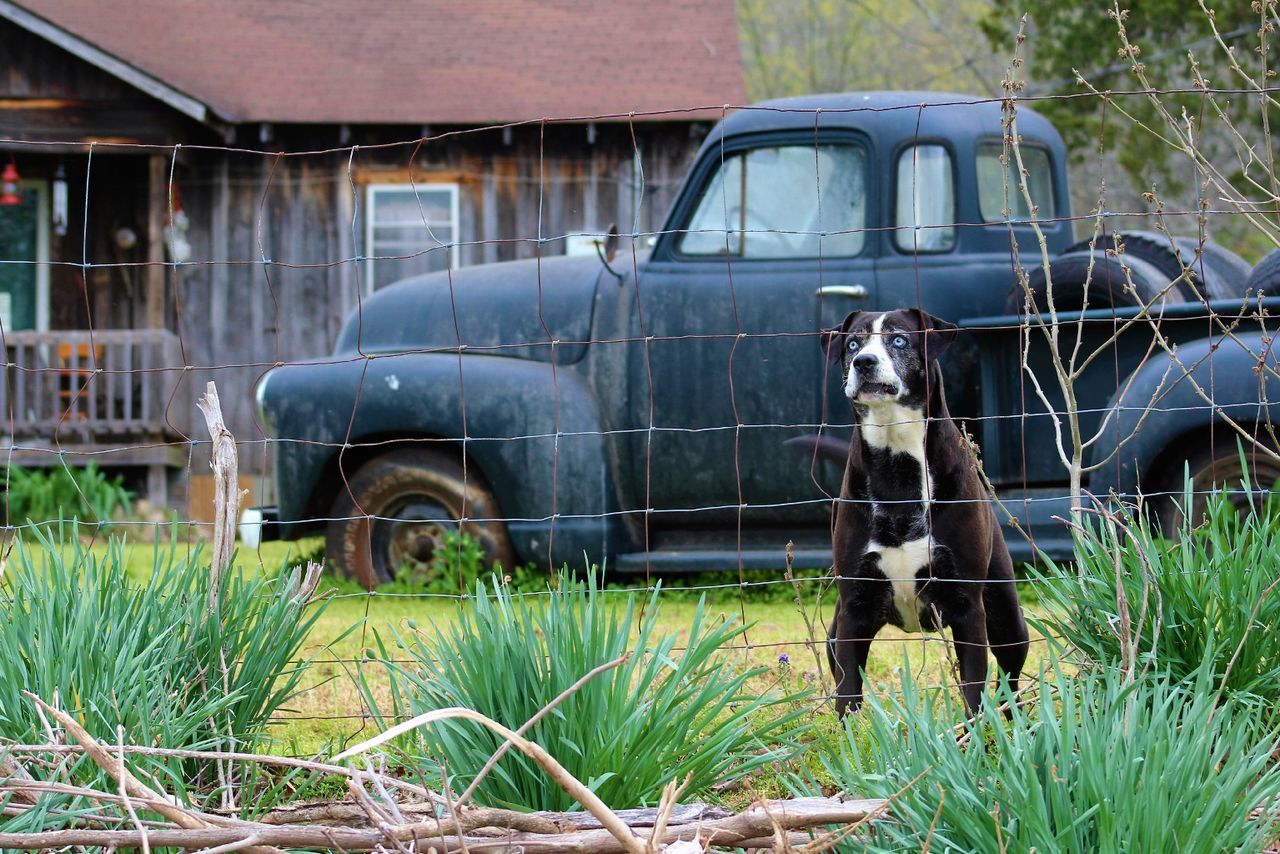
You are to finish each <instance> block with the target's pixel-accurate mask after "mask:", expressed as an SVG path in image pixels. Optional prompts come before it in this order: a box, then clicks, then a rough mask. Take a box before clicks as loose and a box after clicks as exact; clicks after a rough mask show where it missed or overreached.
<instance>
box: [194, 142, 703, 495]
mask: <svg viewBox="0 0 1280 854" xmlns="http://www.w3.org/2000/svg"><path fill="white" fill-rule="evenodd" d="M539 136H540V134H539V133H538V130H537V129H536V128H534V129H528V128H526V129H524V130H523V132H522V133H517V134H515V135H513V138H512V139H511V141H510V143H509V144H507V143H505V142H503V141H502V139H501V134H500V132H493V131H486V132H483V133H474V134H462V135H459V136H454V137H450V138H448V139H447V140H444V141H442V142H438V143H437V142H433V143H428V144H427V145H424V146H423V147H422V148H421V149H420V150H417V152H416V154H417V156H416V158H413V155H414V153H415V146H413V145H408V146H393V147H386V148H369V149H357V150H356V151H355V153H354V154H352V152H351V151H349V150H347V151H341V152H329V153H323V154H315V155H298V156H285V157H280V156H274V155H261V154H242V153H227V152H216V151H215V152H210V151H184V152H183V153H182V159H181V163H182V168H180V169H179V170H178V173H177V175H176V177H175V182H176V183H177V185H178V187H179V189H180V192H181V198H182V200H183V207H184V209H185V211H186V213H187V215H188V216H189V218H190V220H191V232H190V240H191V242H192V261H191V263H189V264H186V265H184V266H182V267H180V268H179V269H177V270H176V271H175V272H174V273H172V274H171V275H172V276H173V277H175V278H174V279H171V283H172V282H174V281H175V280H176V287H171V295H172V296H174V297H175V299H174V303H175V304H174V306H173V309H174V313H173V327H172V328H173V329H174V331H175V332H176V333H177V334H178V335H179V337H180V339H181V341H182V344H183V350H184V353H185V355H186V359H187V363H188V364H190V365H192V366H193V367H194V368H195V369H194V370H192V371H191V372H190V373H189V376H188V380H189V383H188V385H187V387H186V391H185V392H184V395H183V396H182V400H181V406H183V407H186V408H190V404H189V401H188V400H187V398H188V397H192V396H194V394H196V393H197V392H198V390H200V389H203V387H204V384H205V382H206V380H208V379H213V380H216V381H217V383H218V386H219V389H220V393H221V398H222V402H223V411H224V414H225V416H226V419H227V424H228V426H229V427H230V428H231V430H232V431H233V432H234V433H235V435H236V436H237V437H238V438H239V439H241V440H242V441H243V442H246V443H250V444H248V445H246V446H245V447H244V451H245V458H246V459H245V461H244V465H245V468H246V470H247V471H248V472H259V473H260V472H262V471H264V470H265V468H266V466H268V464H269V457H268V456H267V455H266V454H264V445H263V444H262V442H261V440H262V438H263V436H262V432H261V430H260V428H259V426H258V425H257V423H256V421H255V416H254V411H253V405H252V388H253V385H254V383H255V382H256V380H257V379H258V378H259V377H260V376H262V374H263V373H264V372H265V371H267V370H268V369H270V367H271V366H273V365H275V364H277V363H282V362H290V361H297V360H301V359H308V358H313V357H316V356H322V355H324V354H326V353H328V352H329V351H330V350H331V348H332V346H333V343H334V341H335V339H336V337H337V334H338V331H339V328H340V326H341V324H342V322H343V320H344V319H345V317H346V316H347V315H348V314H349V313H350V312H351V311H353V310H354V309H355V307H356V303H357V299H358V297H359V294H360V292H361V290H362V288H363V287H364V286H363V284H362V283H363V281H364V271H363V269H362V268H359V267H358V265H359V264H360V262H359V260H358V259H359V257H360V256H361V255H362V254H363V251H364V247H363V242H364V234H363V228H362V226H361V224H360V223H359V222H357V225H356V227H355V228H354V229H353V227H352V220H353V214H356V213H357V212H358V211H359V210H360V209H361V208H362V207H363V203H364V196H365V194H364V188H365V186H366V185H367V184H369V183H378V182H381V183H387V182H390V183H396V182H400V181H406V180H408V178H407V177H406V176H408V174H409V170H410V168H411V164H412V172H413V180H414V182H415V183H417V182H421V183H428V182H432V181H440V180H444V181H449V182H454V183H457V184H458V185H459V188H460V191H459V217H458V219H459V233H458V242H459V243H460V244H461V246H460V247H459V248H458V249H457V250H456V251H457V252H459V253H460V259H459V262H460V264H461V265H462V266H468V265H472V264H480V263H488V262H494V261H505V260H512V259H517V258H529V257H533V256H534V254H535V252H536V251H537V246H538V238H539V237H542V238H545V239H547V240H546V242H545V243H544V244H543V247H542V252H543V254H544V255H552V254H561V253H563V252H564V251H565V241H564V239H563V237H564V235H566V234H571V233H575V232H582V231H603V230H604V229H605V228H607V227H608V225H609V224H610V223H617V224H618V226H619V229H620V230H622V231H623V232H629V231H630V230H631V229H632V228H633V227H636V228H638V229H639V230H640V231H642V232H645V231H650V230H652V229H655V228H658V227H660V225H661V222H662V219H663V217H664V216H665V215H666V212H667V209H668V207H669V206H670V204H671V201H672V197H673V194H674V192H675V191H676V189H677V188H678V185H679V183H680V181H681V179H682V177H683V174H684V171H685V169H686V168H687V166H688V163H689V161H690V160H691V158H692V155H693V153H694V151H695V150H696V146H697V140H696V139H693V138H691V137H690V134H689V131H688V126H687V125H680V126H667V127H657V126H655V127H649V128H643V129H638V130H637V139H638V144H639V145H638V147H639V151H640V154H641V160H642V163H643V175H644V183H643V188H642V187H641V186H640V185H639V184H637V182H636V180H635V178H636V176H637V174H638V172H637V169H636V163H635V156H634V154H635V151H636V147H633V145H632V141H631V134H630V131H629V130H628V129H627V128H626V127H625V126H624V127H609V126H605V127H600V128H597V131H596V139H595V142H594V144H588V142H587V131H586V128H585V127H583V126H580V125H579V126H573V127H570V128H557V129H556V134H555V135H554V137H555V138H554V139H553V140H552V139H550V137H551V136H552V135H551V134H546V135H545V136H543V138H542V139H541V144H540V140H539ZM552 143H554V145H553V144H552ZM411 158H413V159H412V160H411ZM175 403H178V402H177V401H175ZM183 423H190V422H189V421H187V420H185V419H184V422H183Z"/></svg>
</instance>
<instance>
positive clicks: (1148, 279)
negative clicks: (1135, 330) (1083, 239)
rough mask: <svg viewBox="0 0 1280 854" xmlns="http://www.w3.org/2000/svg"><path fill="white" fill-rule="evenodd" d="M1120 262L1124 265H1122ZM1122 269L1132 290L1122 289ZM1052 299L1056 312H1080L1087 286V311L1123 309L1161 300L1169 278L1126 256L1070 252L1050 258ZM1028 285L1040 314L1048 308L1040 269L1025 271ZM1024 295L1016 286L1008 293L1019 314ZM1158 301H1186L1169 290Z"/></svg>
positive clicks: (1043, 277)
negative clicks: (1127, 275) (1128, 274)
mask: <svg viewBox="0 0 1280 854" xmlns="http://www.w3.org/2000/svg"><path fill="white" fill-rule="evenodd" d="M1121 260H1123V262H1124V263H1123V265H1122V264H1121ZM1091 261H1092V264H1093V275H1092V278H1089V265H1090V263H1091ZM1123 267H1128V268H1129V272H1130V276H1131V277H1132V279H1133V288H1134V290H1133V291H1130V290H1128V289H1127V288H1126V287H1125V286H1126V284H1127V279H1126V276H1125V272H1124V269H1123ZM1051 271H1052V274H1053V298H1054V303H1055V307H1056V308H1057V310H1058V311H1079V310H1080V308H1081V306H1082V305H1084V301H1085V294H1086V291H1085V283H1086V281H1087V282H1088V284H1089V288H1088V301H1089V308H1119V307H1122V306H1135V305H1145V304H1147V303H1149V302H1151V301H1152V300H1156V299H1157V298H1160V294H1161V292H1162V291H1165V289H1166V288H1168V285H1169V282H1170V281H1172V277H1171V276H1166V275H1165V274H1163V273H1161V272H1160V270H1159V269H1157V268H1156V267H1155V266H1154V265H1152V264H1150V263H1148V262H1146V261H1144V260H1142V259H1141V258H1138V257H1136V256H1135V257H1129V256H1127V255H1126V256H1125V257H1124V258H1123V259H1121V258H1117V257H1115V256H1110V255H1105V254H1104V253H1102V252H1095V253H1092V254H1091V253H1090V252H1089V251H1088V250H1085V251H1082V252H1069V253H1065V254H1063V255H1059V256H1058V257H1057V258H1055V259H1053V262H1052V265H1051ZM1027 286H1028V287H1029V288H1030V291H1031V297H1032V300H1033V302H1034V309H1035V310H1036V311H1038V312H1043V311H1045V310H1047V309H1048V307H1049V300H1048V288H1047V286H1046V280H1045V275H1044V269H1043V268H1042V267H1040V266H1036V267H1034V268H1030V269H1028V270H1027ZM1025 298H1026V295H1025V294H1024V293H1023V290H1022V288H1021V286H1019V285H1017V284H1015V285H1014V287H1013V291H1012V292H1011V293H1010V294H1009V307H1010V309H1011V310H1012V311H1015V312H1021V311H1022V310H1023V307H1024V305H1025ZM1161 301H1163V302H1164V303H1180V302H1185V299H1184V298H1183V296H1182V294H1181V292H1179V291H1178V290H1177V289H1176V288H1169V289H1168V291H1167V292H1165V293H1164V295H1163V297H1162V298H1161Z"/></svg>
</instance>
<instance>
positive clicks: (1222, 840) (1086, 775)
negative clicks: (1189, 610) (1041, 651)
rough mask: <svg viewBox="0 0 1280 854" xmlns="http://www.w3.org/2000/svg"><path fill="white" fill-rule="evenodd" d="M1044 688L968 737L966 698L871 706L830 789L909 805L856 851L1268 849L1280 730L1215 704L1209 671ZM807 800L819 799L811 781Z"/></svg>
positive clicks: (1056, 677) (1104, 675)
mask: <svg viewBox="0 0 1280 854" xmlns="http://www.w3.org/2000/svg"><path fill="white" fill-rule="evenodd" d="M1040 685H1041V691H1040V698H1041V700H1040V702H1039V703H1037V704H1036V705H1035V707H1034V708H1026V707H1015V708H1013V710H1012V711H1011V712H1010V718H1009V720H1007V721H1006V720H1005V717H1004V715H1003V714H1002V713H1001V712H1000V711H999V709H998V708H997V705H996V703H987V704H985V705H984V706H983V708H982V710H981V711H980V712H979V714H978V716H977V718H976V720H975V721H974V722H973V723H972V724H971V725H970V726H969V728H968V730H967V731H966V734H967V737H966V738H964V739H957V738H956V737H955V735H954V734H953V732H952V727H953V724H954V722H955V721H956V720H957V719H963V717H964V712H963V710H962V709H961V708H959V704H958V702H957V700H956V698H955V695H954V692H953V691H948V690H942V691H940V692H929V693H928V694H926V693H925V692H923V691H922V690H921V689H919V688H915V687H913V686H912V684H911V683H910V680H909V679H904V682H903V687H902V694H901V695H900V696H899V695H896V694H895V695H891V696H889V697H887V698H879V699H876V698H873V699H871V700H870V701H868V703H867V704H866V705H864V707H863V710H862V712H861V713H860V717H862V719H863V720H862V721H860V722H859V723H858V724H855V723H852V722H851V723H850V724H848V725H847V726H846V730H845V737H844V738H843V739H842V740H841V741H840V744H839V747H838V749H837V750H836V751H834V752H831V753H828V754H827V755H826V756H824V757H823V767H824V771H825V776H826V777H828V778H830V779H832V780H833V781H834V783H835V785H836V786H838V787H840V788H842V789H843V790H844V791H846V792H849V793H851V794H856V795H857V796H858V797H882V798H890V797H895V796H897V797H896V799H895V800H894V802H893V805H892V818H891V819H889V820H883V821H879V822H876V823H875V824H874V825H873V829H872V830H871V831H870V833H869V840H868V841H869V842H870V844H869V845H863V844H861V841H860V843H859V845H858V846H857V847H856V849H855V848H849V849H848V850H858V851H866V850H873V851H919V850H921V849H922V847H925V848H928V850H930V851H940V852H942V851H954V852H969V851H1038V852H1043V854H1052V852H1076V851H1098V852H1119V851H1259V850H1264V849H1265V848H1266V845H1267V843H1268V840H1269V839H1270V838H1271V837H1272V836H1273V835H1274V833H1275V828H1274V825H1273V824H1272V822H1273V821H1274V819H1275V817H1276V810H1277V805H1276V804H1275V803H1274V802H1273V799H1274V798H1275V797H1276V796H1277V794H1280V770H1278V769H1277V768H1276V767H1275V766H1274V765H1272V764H1271V763H1270V753H1271V746H1272V745H1271V744H1270V743H1269V740H1273V739H1274V735H1275V731H1274V729H1269V728H1267V727H1265V725H1263V724H1262V723H1261V722H1259V721H1258V720H1257V719H1256V718H1255V717H1253V716H1251V714H1249V711H1250V710H1248V709H1243V708H1241V707H1239V706H1237V705H1235V704H1233V703H1228V704H1226V705H1219V704H1217V703H1216V702H1215V687H1216V686H1215V684H1214V681H1213V677H1212V674H1211V673H1209V671H1208V670H1206V671H1204V672H1202V673H1200V674H1198V675H1197V676H1196V677H1195V678H1194V679H1193V680H1192V681H1191V682H1189V683H1187V682H1174V681H1172V680H1170V679H1168V678H1166V677H1155V676H1147V677H1143V678H1140V679H1138V680H1135V681H1130V680H1128V679H1127V678H1126V677H1125V675H1124V674H1123V673H1121V672H1119V671H1116V670H1105V671H1101V672H1095V673H1088V674H1083V675H1076V674H1070V673H1065V672H1064V671H1063V670H1062V669H1061V668H1060V667H1059V666H1058V665H1057V663H1056V662H1053V663H1050V664H1049V665H1048V667H1047V668H1045V669H1042V671H1041V673H1040ZM934 693H936V694H938V696H933V694H934ZM1002 699H1008V697H1007V696H1006V697H1004V698H1002ZM860 728H864V729H865V731H866V732H868V733H869V735H870V737H863V734H862V733H861V732H860ZM793 787H794V788H795V789H796V791H798V792H801V793H812V792H813V791H814V788H815V786H814V783H813V781H812V779H808V780H804V781H793ZM1258 808H1261V810H1260V812H1261V814H1260V815H1257V816H1252V815H1251V813H1252V812H1253V811H1254V810H1255V809H1258ZM926 840H927V841H926Z"/></svg>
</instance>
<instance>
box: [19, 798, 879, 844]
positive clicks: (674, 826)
mask: <svg viewBox="0 0 1280 854" xmlns="http://www.w3.org/2000/svg"><path fill="white" fill-rule="evenodd" d="M883 808H884V801H882V800H878V799H877V800H851V801H839V800H835V799H831V798H798V799H795V800H790V801H768V802H762V803H759V804H757V805H755V806H753V807H751V808H749V809H747V810H746V811H744V812H742V813H740V814H738V815H731V816H728V817H726V818H717V819H705V818H702V816H703V815H704V814H705V810H706V809H707V808H705V807H699V806H688V807H679V808H676V809H675V810H673V811H672V814H671V817H670V818H669V819H668V826H667V829H666V831H665V832H664V833H663V834H662V835H661V836H660V837H658V838H657V839H655V840H653V842H654V844H655V846H659V845H670V844H671V843H674V842H677V841H681V840H697V841H698V842H700V843H701V844H703V845H718V846H732V847H759V846H760V844H761V843H762V842H764V843H765V844H768V842H766V840H772V839H773V837H774V832H775V828H780V829H781V830H783V831H785V832H786V833H787V834H788V837H789V836H790V834H791V833H792V832H795V831H803V830H807V829H810V828H818V827H826V826H828V825H849V824H854V823H857V822H861V821H865V820H866V819H867V818H868V817H870V816H873V815H876V814H878V813H879V812H880V811H882V810H883ZM476 812H482V813H485V814H487V815H488V817H490V818H494V819H497V818H499V817H500V816H499V815H498V814H499V813H505V812H506V811H505V810H497V811H487V810H477V811H476ZM656 812H657V811H656V810H632V811H625V812H623V813H621V814H620V815H626V816H627V817H628V820H629V821H634V822H635V826H636V827H645V826H651V825H652V823H653V821H654V819H655V817H656ZM516 815H523V814H519V813H517V814H516ZM560 815H561V816H562V817H564V818H565V819H567V818H568V816H569V815H570V814H560ZM551 823H552V824H554V825H556V826H560V825H559V822H558V821H552V822H551ZM585 827H586V825H583V828H584V829H581V830H578V829H571V830H568V831H565V832H559V833H531V832H527V831H510V832H501V833H497V834H496V835H494V834H492V833H491V834H489V835H480V834H479V833H477V834H474V835H471V834H468V835H467V836H466V837H465V841H466V845H467V846H468V847H469V848H470V849H471V850H472V851H475V852H479V851H502V850H508V849H511V848H518V849H520V850H523V851H527V852H543V851H545V852H551V851H567V852H575V851H576V852H584V854H585V852H589V854H612V852H623V851H627V850H628V848H627V847H625V846H624V845H623V843H622V842H621V841H620V840H618V839H617V838H616V837H615V836H614V835H613V834H612V833H611V832H610V831H608V830H602V829H596V830H590V829H585ZM439 831H440V827H439V825H438V824H437V823H436V822H435V821H425V822H413V823H409V824H405V825H399V826H392V827H383V828H381V829H376V828H351V827H341V826H331V825H310V826H305V825H303V826H300V825H269V824H264V823H258V822H251V823H245V824H238V825H236V826H233V827H202V828H195V829H186V828H161V829H151V830H148V832H147V837H148V839H149V841H150V844H151V845H152V846H153V847H178V848H188V849H194V848H215V847H221V846H232V845H235V844H236V843H240V842H244V841H246V840H250V839H255V840H256V844H257V845H260V846H261V845H272V846H279V847H284V848H311V849H315V850H319V851H340V850H341V851H372V850H374V849H376V848H379V847H381V846H385V845H387V843H388V842H399V843H415V842H416V843H418V845H417V847H418V848H419V850H424V849H425V848H427V847H435V848H436V849H437V850H453V849H457V848H460V847H461V843H462V838H461V837H459V836H457V835H453V834H451V835H447V836H441V835H440V832H439ZM789 841H790V839H789ZM141 844H142V834H141V833H139V832H138V831H136V830H94V829H89V828H77V829H72V830H56V831H46V832H42V833H2V832H0V847H2V848H13V849H17V850H27V851H30V850H36V849H40V848H55V847H62V846H69V845H85V846H103V847H105V846H112V847H116V848H126V847H138V846H140V845H141ZM224 850H230V849H224ZM244 850H248V849H244Z"/></svg>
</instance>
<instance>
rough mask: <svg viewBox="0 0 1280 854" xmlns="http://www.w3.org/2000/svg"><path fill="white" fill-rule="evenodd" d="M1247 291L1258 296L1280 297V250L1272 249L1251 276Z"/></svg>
mask: <svg viewBox="0 0 1280 854" xmlns="http://www.w3.org/2000/svg"><path fill="white" fill-rule="evenodd" d="M1246 289H1247V290H1249V291H1251V292H1252V293H1254V294H1257V295H1258V296H1263V297H1274V296H1280V249H1272V250H1271V251H1270V252H1268V253H1267V256H1266V257H1265V258H1263V259H1262V260H1261V261H1259V262H1258V266H1256V267H1254V268H1253V272H1252V273H1250V274H1249V283H1248V285H1246Z"/></svg>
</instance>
